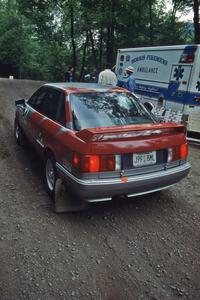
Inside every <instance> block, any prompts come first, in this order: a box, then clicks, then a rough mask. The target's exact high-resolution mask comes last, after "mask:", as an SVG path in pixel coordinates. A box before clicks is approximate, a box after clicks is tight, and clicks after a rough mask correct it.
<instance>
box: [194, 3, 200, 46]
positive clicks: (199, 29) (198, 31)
mask: <svg viewBox="0 0 200 300" xmlns="http://www.w3.org/2000/svg"><path fill="white" fill-rule="evenodd" d="M193 11H194V42H195V44H200V24H199V0H194V3H193Z"/></svg>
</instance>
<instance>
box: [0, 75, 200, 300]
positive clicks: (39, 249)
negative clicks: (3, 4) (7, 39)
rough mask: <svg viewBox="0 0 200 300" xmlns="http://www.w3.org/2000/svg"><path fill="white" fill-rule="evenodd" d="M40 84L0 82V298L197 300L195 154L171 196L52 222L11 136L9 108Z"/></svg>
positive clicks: (34, 172) (199, 243)
mask: <svg viewBox="0 0 200 300" xmlns="http://www.w3.org/2000/svg"><path fill="white" fill-rule="evenodd" d="M40 85H41V82H33V81H25V80H24V81H20V80H18V81H17V80H5V79H1V80H0V299H1V300H12V299H13V300H18V299H26V300H28V299H31V300H32V299H34V300H35V299H36V300H39V299H40V300H46V299H48V300H51V299H103V300H104V299H105V300H122V299H136V300H137V299H151V300H160V299H162V300H165V299H169V300H173V299H191V300H195V299H200V180H199V178H200V148H198V147H192V146H190V157H189V161H190V162H191V164H192V171H191V173H190V174H189V176H188V177H187V178H186V179H184V180H183V181H182V182H180V183H179V184H177V185H176V186H174V187H173V188H170V189H169V190H166V191H162V192H159V193H156V194H152V195H146V196H140V197H136V198H132V199H129V200H126V201H125V200H122V199H117V200H116V201H114V202H110V203H104V204H98V205H97V204H96V205H93V206H92V207H91V209H89V210H88V211H84V212H78V213H68V214H55V213H54V211H53V207H52V203H51V200H50V198H49V196H48V195H47V194H46V191H45V188H44V181H43V170H42V164H41V162H40V161H39V160H38V158H37V157H36V156H35V154H34V153H32V151H30V150H29V151H28V150H23V149H22V148H20V147H19V146H18V145H16V144H15V141H14V138H13V120H14V111H15V107H14V100H15V99H20V98H28V97H29V96H30V95H31V94H32V92H33V91H34V90H35V89H36V88H38V87H39V86H40Z"/></svg>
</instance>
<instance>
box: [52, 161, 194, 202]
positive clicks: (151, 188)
mask: <svg viewBox="0 0 200 300" xmlns="http://www.w3.org/2000/svg"><path fill="white" fill-rule="evenodd" d="M56 167H57V171H58V174H59V176H60V177H61V178H62V179H63V181H64V182H66V183H67V185H68V186H70V188H71V189H72V191H73V193H75V194H76V195H77V196H78V197H80V198H82V199H83V200H85V201H87V202H98V201H106V200H111V199H112V197H113V196H117V195H126V196H128V197H132V196H137V195H143V194H147V193H152V192H155V191H159V190H162V189H165V188H168V187H169V186H171V185H173V184H175V183H177V182H179V181H180V180H181V179H183V178H184V177H186V176H187V174H188V173H189V171H190V168H191V165H190V164H189V163H188V162H186V163H184V164H182V165H179V166H177V167H173V168H169V169H166V170H162V171H157V172H152V173H148V174H142V175H134V176H129V177H127V181H122V179H121V178H108V179H87V180H86V179H84V180H83V179H79V178H77V177H75V176H74V175H72V174H71V173H70V172H69V171H68V170H66V168H64V167H63V166H61V165H60V164H59V163H56Z"/></svg>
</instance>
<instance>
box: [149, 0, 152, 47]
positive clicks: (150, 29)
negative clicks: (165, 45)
mask: <svg viewBox="0 0 200 300" xmlns="http://www.w3.org/2000/svg"><path fill="white" fill-rule="evenodd" d="M149 40H150V45H151V46H153V18H152V0H149Z"/></svg>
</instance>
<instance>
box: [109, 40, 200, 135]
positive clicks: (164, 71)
mask: <svg viewBox="0 0 200 300" xmlns="http://www.w3.org/2000/svg"><path fill="white" fill-rule="evenodd" d="M128 66H132V67H134V76H135V79H136V90H135V93H136V95H138V96H139V97H140V99H141V100H142V101H143V102H146V101H151V102H152V103H154V104H155V103H156V104H158V105H159V106H162V107H164V108H165V111H167V115H168V119H167V121H168V120H169V121H170V118H169V116H170V115H171V111H172V112H174V111H179V115H180V114H181V113H182V114H183V119H184V120H187V116H188V115H191V114H193V113H194V114H195V115H196V118H197V119H198V120H197V121H195V122H199V123H200V121H199V119H200V118H199V117H200V45H178V46H159V47H142V48H129V49H119V50H118V54H117V62H116V69H115V72H116V75H117V77H118V81H119V85H121V86H123V83H124V82H125V81H127V74H126V68H127V67H128ZM162 110H163V108H162ZM161 113H163V112H161ZM196 125H197V128H196V129H194V128H193V130H198V131H200V124H199V125H198V124H196ZM196 125H195V124H193V126H196Z"/></svg>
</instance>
